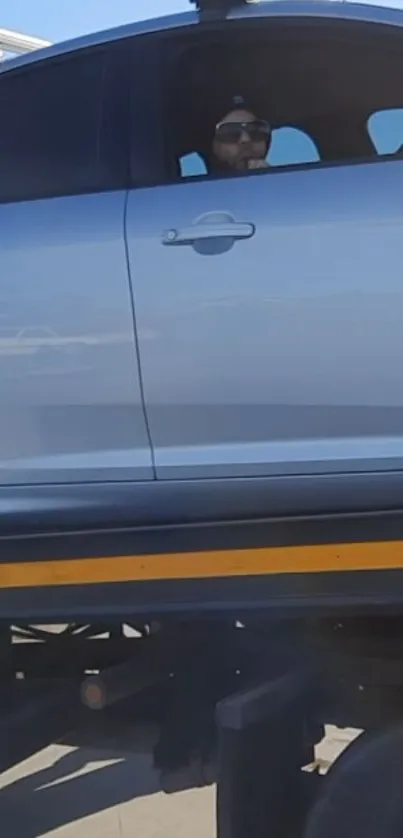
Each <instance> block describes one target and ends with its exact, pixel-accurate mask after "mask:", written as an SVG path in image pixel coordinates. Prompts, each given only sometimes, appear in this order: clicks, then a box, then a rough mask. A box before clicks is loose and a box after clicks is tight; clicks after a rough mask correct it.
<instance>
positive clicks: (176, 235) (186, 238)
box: [162, 221, 255, 246]
mask: <svg viewBox="0 0 403 838" xmlns="http://www.w3.org/2000/svg"><path fill="white" fill-rule="evenodd" d="M254 233H255V225H254V224H249V223H244V222H239V221H238V222H236V221H233V222H229V223H227V224H192V225H191V226H190V227H182V229H180V230H176V229H171V230H166V232H165V233H164V234H163V237H162V243H163V244H165V245H171V246H172V245H186V244H188V245H192V244H195V243H196V242H203V241H209V240H210V239H226V240H229V241H231V240H232V241H239V240H240V239H250V238H251V237H252V236H253V235H254Z"/></svg>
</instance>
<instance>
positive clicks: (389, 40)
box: [132, 14, 403, 188]
mask: <svg viewBox="0 0 403 838" xmlns="http://www.w3.org/2000/svg"><path fill="white" fill-rule="evenodd" d="M300 20H303V21H304V23H307V21H306V20H304V19H303V18H301V19H299V18H296V19H295V21H294V22H296V21H298V23H299V22H300ZM313 20H314V22H317V23H320V24H323V25H326V24H332V23H333V22H334V21H333V19H332V18H323V17H322V16H320V15H318V18H317V19H316V18H314V19H313ZM263 21H267V23H268V25H272V24H273V22H275V21H277V22H279V21H281V23H283V22H284V24H285V25H287V24H289V23H290V21H291V19H290V18H289V17H288V18H287V17H286V16H284V17H283V16H282V15H281V14H279V15H278V16H273V15H272V14H268V15H267V17H265V16H262V15H260V16H253V15H251V16H249V15H248V14H244V15H243V16H242V17H241V16H239V17H237V18H236V19H234V20H220V21H214V22H208V23H200V24H198V26H197V27H195V26H193V25H192V26H190V25H185V26H183V25H181V26H178V27H177V28H172V29H169V30H166V31H161V30H159V31H157V32H154V33H152V35H151V36H150V34H146V35H141V36H140V37H141V38H144V39H147V38H150V37H151V38H152V39H153V47H154V51H155V54H157V53H158V52H159V51H160V55H158V64H157V63H155V64H154V65H153V66H152V68H151V67H150V65H148V67H150V69H152V73H153V86H154V87H153V89H154V91H155V93H154V96H155V100H154V101H155V103H157V102H158V104H159V110H160V114H159V119H158V124H159V126H160V127H161V129H162V132H163V142H159V143H155V142H152V143H151V145H152V146H153V149H154V152H153V153H154V154H155V175H154V177H153V178H152V181H151V182H148V183H145V182H144V183H140V182H138V181H137V183H136V181H135V179H132V186H133V188H135V187H136V186H141V185H144V186H170V185H177V186H178V185H180V184H188V183H197V182H198V181H200V180H201V181H203V182H204V181H206V180H207V179H208V180H209V181H212V180H223V179H224V180H227V179H228V175H222V174H217V173H208V174H207V175H206V174H204V173H203V174H202V173H201V174H196V175H193V174H191V175H186V176H181V175H180V174H178V176H177V177H175V178H173V179H171V180H167V171H168V164H167V160H168V158H169V156H170V154H169V151H168V148H170V146H171V140H170V139H169V133H170V131H169V110H168V101H169V96H168V95H167V93H168V92H169V91H168V89H167V78H168V77H169V75H170V71H171V70H172V66H173V64H174V62H175V61H176V60H177V57H178V49H177V44H178V42H179V43H180V42H183V39H184V37H185V38H186V37H187V36H189V38H190V40H192V41H193V42H195V39H197V38H198V37H202V35H203V34H208V35H211V34H214V35H217V33H219V32H220V31H225V30H226V29H227V28H228V27H229V26H231V27H239V28H242V29H245V27H247V28H248V31H249V33H250V32H251V31H253V30H254V29H256V28H257V27H259V32H261V28H262V24H263ZM350 22H351V21H349V20H346V23H350ZM308 23H309V25H310V24H311V23H312V19H311V20H309V22H308ZM353 23H360V21H353ZM373 24H374V27H376V28H377V29H378V30H379V37H380V38H382V41H383V42H384V44H385V43H386V44H388V48H389V49H395V50H398V49H399V45H400V44H402V45H403V27H402V28H400V27H398V26H391V27H386V26H384V25H383V24H378V23H377V22H376V21H374V22H373ZM382 28H383V31H381V29H382ZM386 30H389V31H386ZM390 30H392V31H390ZM375 37H376V40H378V35H376V36H374V34H372V38H375ZM368 116H369V114H366V115H365V118H364V114H363V121H362V128H363V130H365V131H366V124H367V119H368ZM167 126H168V127H167ZM308 136H310V138H311V140H312V141H313V143H314V144H315V145H317V144H316V139H315V137H313V136H311V135H308ZM368 140H369V142H370V143H371V145H373V143H372V141H371V138H370V136H369V135H368ZM373 148H374V155H373V156H369V155H365V156H363V157H358V156H357V157H354V158H347V157H343V158H341V159H335V160H323V159H320V160H319V161H309V162H301V163H298V162H297V163H287V164H284V165H279V166H273V167H271V168H269V169H264V170H253V171H251V172H248V177H274V176H281V175H282V174H285V173H287V174H289V173H296V172H299V171H309V170H310V169H319V170H322V169H332V168H336V167H337V168H339V167H341V166H343V167H350V166H363V165H366V166H372V165H379V164H388V163H391V162H396V161H397V160H398V158H396V157H394V156H391V155H379V154H377V152H376V149H375V147H373ZM318 150H319V149H318ZM319 152H320V150H319ZM170 167H171V169H172V161H171V163H170Z"/></svg>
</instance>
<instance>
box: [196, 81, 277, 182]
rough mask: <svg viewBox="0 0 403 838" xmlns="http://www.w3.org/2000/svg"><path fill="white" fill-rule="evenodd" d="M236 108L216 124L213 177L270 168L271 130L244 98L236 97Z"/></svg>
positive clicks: (212, 162) (213, 148) (212, 160)
mask: <svg viewBox="0 0 403 838" xmlns="http://www.w3.org/2000/svg"><path fill="white" fill-rule="evenodd" d="M233 104H234V105H235V107H233V108H232V109H231V110H229V111H228V113H227V114H226V115H225V116H224V117H223V118H222V119H221V120H220V121H219V122H218V123H217V124H216V125H215V131H214V137H213V142H212V157H211V160H210V171H211V173H212V174H222V173H228V174H230V173H234V174H235V173H240V172H248V171H252V170H256V169H267V168H268V167H269V164H268V163H267V161H266V156H267V153H268V151H269V149H270V142H271V128H270V125H269V123H268V122H266V121H265V120H264V119H259V118H258V117H257V116H256V115H255V114H254V113H253V111H251V110H249V109H248V108H247V107H246V103H245V102H244V100H243V99H242V98H241V97H234V100H233Z"/></svg>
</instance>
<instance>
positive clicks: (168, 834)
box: [0, 723, 356, 838]
mask: <svg viewBox="0 0 403 838" xmlns="http://www.w3.org/2000/svg"><path fill="white" fill-rule="evenodd" d="M95 732H96V737H95V739H96V747H94V744H93V743H94V730H86V731H80V730H79V731H77V732H75V733H74V734H73V735H72V736H70V737H69V740H68V742H64V743H61V744H56V745H52V746H50V747H48V748H46V749H45V750H44V751H41V752H40V753H38V754H36V755H35V756H34V757H32V758H31V759H29V760H27V761H26V762H25V763H22V764H20V765H19V766H18V767H14V768H13V769H11V770H9V771H7V772H5V773H4V774H3V775H2V776H1V777H0V824H1V827H2V834H3V835H5V836H9V837H10V838H40V836H45V835H46V836H56V835H58V836H63V838H84V836H85V838H92V836H93V838H116V836H119V838H126V837H127V836H136V837H137V836H138V838H213V836H214V835H215V826H214V803H215V790H214V788H213V787H210V788H207V789H201V790H199V789H197V790H192V791H186V792H180V793H177V794H173V795H166V794H163V793H161V792H160V791H159V778H158V775H157V774H156V772H155V771H154V770H153V767H152V758H151V754H150V743H151V741H152V737H153V732H152V730H150V731H148V732H147V731H145V732H144V734H143V735H142V736H141V737H139V736H138V731H136V729H135V728H133V729H132V730H131V731H130V730H129V731H128V730H127V727H126V726H122V729H121V730H120V729H119V724H118V723H117V724H116V725H115V727H114V728H113V729H110V728H109V729H108V731H106V730H102V729H100V728H99V723H98V728H97V729H96V731H95ZM355 735H356V732H355V731H353V730H347V731H337V730H336V729H330V730H329V733H328V737H327V739H326V741H325V742H324V743H323V744H322V745H321V746H320V747H319V751H318V758H319V762H320V764H321V765H322V767H323V770H326V768H327V766H328V765H329V763H331V762H332V760H333V759H335V757H336V756H337V754H338V753H340V751H341V750H342V749H343V748H344V747H345V746H346V745H347V744H348V743H349V742H350V741H351V740H352V738H354V736H355Z"/></svg>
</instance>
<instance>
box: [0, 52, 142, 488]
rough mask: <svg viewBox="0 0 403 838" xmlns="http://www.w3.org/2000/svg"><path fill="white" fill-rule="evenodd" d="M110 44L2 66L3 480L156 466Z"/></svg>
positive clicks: (56, 478) (101, 477)
mask: <svg viewBox="0 0 403 838" xmlns="http://www.w3.org/2000/svg"><path fill="white" fill-rule="evenodd" d="M115 54H116V55H117V54H118V53H117V52H116V51H114V49H113V48H112V46H111V47H109V46H108V45H107V44H106V45H104V47H100V48H94V49H90V48H82V49H80V50H78V51H77V52H69V51H67V53H66V54H65V55H63V54H60V55H58V54H57V48H53V49H52V50H50V53H49V55H50V57H48V58H46V60H43V59H42V60H34V61H33V60H32V58H28V59H26V60H25V61H20V62H19V63H18V62H17V64H16V66H15V68H13V65H12V64H10V69H5V70H4V72H3V73H2V74H1V75H0V113H2V114H3V119H2V125H1V129H0V299H1V309H0V479H1V482H2V483H8V484H17V483H51V482H58V483H62V482H81V481H105V480H108V481H110V480H122V479H124V480H139V479H142V480H143V479H150V478H152V477H153V470H152V465H151V451H150V445H149V439H148V434H147V429H146V422H145V416H144V410H143V402H142V396H141V387H140V378H139V369H138V358H137V352H136V343H135V333H134V324H133V312H132V297H131V289H130V284H129V278H128V268H127V260H126V250H125V241H124V211H125V200H126V188H125V187H126V182H125V179H124V178H125V172H126V171H127V160H125V159H124V154H125V153H126V138H125V141H124V149H123V148H122V146H121V143H120V139H119V138H120V136H121V135H122V127H123V121H124V119H125V112H124V110H125V104H124V103H125V101H126V99H125V96H124V93H123V91H122V90H121V88H120V87H119V85H120V83H121V78H120V77H119V85H117V84H116V80H117V79H118V75H119V74H118V69H117V64H116V62H115ZM119 91H120V92H119ZM122 120H123V121H122ZM122 136H123V135H122Z"/></svg>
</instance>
